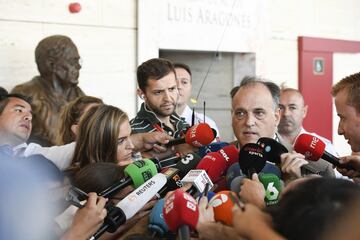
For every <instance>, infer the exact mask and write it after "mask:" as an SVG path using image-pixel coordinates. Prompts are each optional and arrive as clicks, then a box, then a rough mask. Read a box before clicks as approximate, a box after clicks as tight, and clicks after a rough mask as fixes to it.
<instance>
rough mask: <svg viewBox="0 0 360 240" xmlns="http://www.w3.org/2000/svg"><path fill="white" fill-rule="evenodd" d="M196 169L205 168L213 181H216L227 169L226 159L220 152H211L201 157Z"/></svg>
mask: <svg viewBox="0 0 360 240" xmlns="http://www.w3.org/2000/svg"><path fill="white" fill-rule="evenodd" d="M196 169H202V170H205V171H206V173H207V174H208V175H209V177H210V179H211V181H213V182H216V181H218V180H219V179H220V177H221V176H222V175H223V174H224V172H225V171H226V161H225V160H224V158H223V157H222V156H221V155H220V153H218V152H211V153H208V154H207V155H206V156H205V157H203V158H202V159H201V161H200V163H199V164H198V165H197V166H196Z"/></svg>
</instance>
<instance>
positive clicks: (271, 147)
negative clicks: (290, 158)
mask: <svg viewBox="0 0 360 240" xmlns="http://www.w3.org/2000/svg"><path fill="white" fill-rule="evenodd" d="M257 144H259V145H260V146H261V147H262V148H263V149H264V153H265V158H266V160H267V161H269V162H272V163H275V164H281V159H280V156H281V154H283V153H287V152H289V151H288V150H287V148H286V147H285V146H284V145H282V144H281V143H279V142H278V141H276V140H275V139H273V138H267V137H262V138H259V140H258V141H257Z"/></svg>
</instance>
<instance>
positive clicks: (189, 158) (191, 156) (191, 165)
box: [175, 153, 201, 178]
mask: <svg viewBox="0 0 360 240" xmlns="http://www.w3.org/2000/svg"><path fill="white" fill-rule="evenodd" d="M200 160H201V158H200V157H199V155H197V154H196V153H188V154H186V155H185V156H184V157H182V158H181V159H180V160H179V161H178V162H177V164H176V165H175V168H177V169H179V171H180V172H179V176H180V177H181V178H183V177H184V176H185V175H186V174H187V173H188V172H189V171H190V170H192V169H195V168H196V166H197V165H198V164H199V162H200Z"/></svg>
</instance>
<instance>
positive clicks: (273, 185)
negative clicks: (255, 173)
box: [259, 173, 281, 206]
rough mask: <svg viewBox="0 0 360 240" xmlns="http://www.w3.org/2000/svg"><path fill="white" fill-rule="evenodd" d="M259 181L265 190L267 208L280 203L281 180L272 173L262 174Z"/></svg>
mask: <svg viewBox="0 0 360 240" xmlns="http://www.w3.org/2000/svg"><path fill="white" fill-rule="evenodd" d="M259 180H260V182H261V183H262V184H263V186H264V188H265V203H266V205H267V206H270V205H274V204H277V203H278V202H279V197H280V192H281V182H280V178H279V177H278V176H276V175H275V174H272V173H260V174H259Z"/></svg>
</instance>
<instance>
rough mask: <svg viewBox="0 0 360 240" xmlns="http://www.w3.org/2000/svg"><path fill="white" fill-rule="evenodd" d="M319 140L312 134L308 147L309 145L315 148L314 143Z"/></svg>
mask: <svg viewBox="0 0 360 240" xmlns="http://www.w3.org/2000/svg"><path fill="white" fill-rule="evenodd" d="M319 140H320V139H318V138H317V137H314V136H313V138H312V140H311V143H310V147H311V148H312V149H315V148H316V144H317V143H318V142H319Z"/></svg>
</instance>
